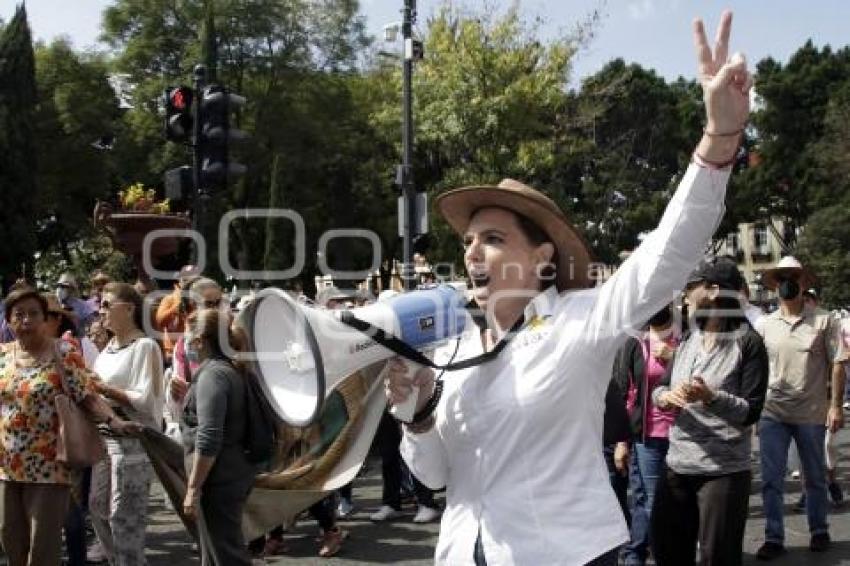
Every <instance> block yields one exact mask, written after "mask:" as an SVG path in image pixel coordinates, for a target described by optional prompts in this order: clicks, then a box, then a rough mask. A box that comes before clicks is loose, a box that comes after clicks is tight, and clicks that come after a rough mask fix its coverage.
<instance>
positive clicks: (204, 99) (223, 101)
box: [195, 85, 248, 192]
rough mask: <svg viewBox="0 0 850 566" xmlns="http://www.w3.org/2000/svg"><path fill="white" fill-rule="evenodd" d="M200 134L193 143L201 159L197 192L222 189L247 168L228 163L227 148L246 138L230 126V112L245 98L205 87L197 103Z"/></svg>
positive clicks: (220, 87)
mask: <svg viewBox="0 0 850 566" xmlns="http://www.w3.org/2000/svg"><path fill="white" fill-rule="evenodd" d="M199 104H200V106H199V107H198V120H199V121H200V134H199V137H198V139H197V140H196V141H195V143H196V145H197V150H198V152H199V155H200V159H201V171H200V174H201V179H200V180H201V192H207V191H211V190H212V189H214V188H222V187H224V186H226V185H227V182H228V180H230V179H233V178H234V177H238V176H240V175H244V174H245V171H246V170H247V168H246V167H245V166H244V165H242V164H241V163H236V162H234V161H231V160H230V146H231V144H232V143H233V142H239V141H242V140H244V139H246V138H247V137H248V136H247V134H246V133H245V132H243V131H241V130H237V129H235V128H231V127H230V112H231V111H232V110H235V109H238V108H239V107H240V106H242V105H243V104H245V98H244V97H243V96H239V95H238V94H233V93H231V92H228V90H227V89H226V88H224V87H223V86H221V85H209V86H207V87H206V88H205V89H204V90H203V94H202V95H201V97H200V101H199Z"/></svg>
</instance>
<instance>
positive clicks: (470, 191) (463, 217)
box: [436, 179, 593, 291]
mask: <svg viewBox="0 0 850 566" xmlns="http://www.w3.org/2000/svg"><path fill="white" fill-rule="evenodd" d="M436 205H437V210H438V211H439V212H440V214H442V216H443V218H445V219H446V222H448V223H449V225H451V227H452V228H454V230H455V232H457V233H458V234H460V235H463V234H464V232H466V229H467V228H468V227H469V221H470V220H471V218H472V216H473V215H474V214H475V213H476V212H477V211H478V210H480V209H482V208H488V207H499V208H505V209H508V210H512V211H514V212H518V213H520V214H522V215H523V216H525V217H527V218H528V219H529V220H531V221H532V222H534V223H535V224H537V226H539V227H540V228H541V229H542V230H543V231H544V232H545V233H546V235H547V236H549V238H550V240H551V241H552V243H553V244H554V245H555V249H556V251H557V254H558V274H557V279H556V281H555V284H556V286H557V288H558V290H559V291H564V290H565V289H581V288H586V287H592V286H593V281H592V279H591V278H590V273H589V272H588V271H589V270H588V266H589V264H590V262H591V254H590V248H589V247H588V245H587V243H586V242H585V241H584V238H583V237H582V236H581V234H579V232H578V230H576V228H575V227H574V226H573V225H572V224H571V223H570V222H569V221H568V220H567V217H566V216H564V213H563V212H562V211H561V209H560V208H558V205H556V204H555V203H554V202H553V201H552V199H550V198H549V197H547V196H546V195H544V194H543V193H541V192H539V191H537V190H535V189H533V188H531V187H529V186H528V185H524V184H523V183H520V182H519V181H515V180H513V179H504V180H502V182H501V183H499V184H498V185H495V186H494V185H474V186H469V187H462V188H459V189H454V190H451V191H448V192H446V193H443V194H441V195H439V196H438V197H437V199H436Z"/></svg>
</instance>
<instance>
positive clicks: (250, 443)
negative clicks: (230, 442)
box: [242, 371, 278, 464]
mask: <svg viewBox="0 0 850 566" xmlns="http://www.w3.org/2000/svg"><path fill="white" fill-rule="evenodd" d="M242 375H243V376H244V378H245V419H246V422H245V439H244V441H243V447H244V449H245V458H246V459H247V460H248V461H249V462H251V463H252V464H260V463H263V462H267V461H269V460H271V458H272V456H273V455H274V448H275V444H276V443H277V422H278V419H277V417H276V416H275V414H274V410H273V409H272V407H271V405H270V404H269V402H268V399H266V395H265V393H264V392H263V388H262V387H261V386H260V382H259V379H258V377H257V375H256V374H255V373H254V372H252V371H243V372H242Z"/></svg>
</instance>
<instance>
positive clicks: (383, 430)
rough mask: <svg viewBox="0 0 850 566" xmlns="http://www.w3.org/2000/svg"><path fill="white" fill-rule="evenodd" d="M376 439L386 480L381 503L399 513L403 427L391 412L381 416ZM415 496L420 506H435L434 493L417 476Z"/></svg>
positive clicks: (382, 472) (382, 473)
mask: <svg viewBox="0 0 850 566" xmlns="http://www.w3.org/2000/svg"><path fill="white" fill-rule="evenodd" d="M375 437H376V438H375V440H376V442H377V443H378V448H379V450H380V452H381V475H382V476H383V478H384V493H383V496H382V498H381V502H382V503H383V504H384V505H389V506H390V507H392V508H393V509H395V510H396V511H398V510H400V509H401V483H402V481H401V480H402V464H403V461H402V458H401V452H400V451H399V444H400V443H401V425H399V423H398V421H397V420H395V419H394V418H393V416H392V415H390V413H389V411H384V414H383V415H382V416H381V422H380V424H378V431H377V432H376V433H375ZM413 494H414V495H415V496H416V501H417V502H418V503H419V505H424V506H426V507H434V506H435V505H434V492H432V491H431V490H430V489H428V488H427V487H425V486H424V485H422V483H421V482H420V481H419V480H418V479H416V476H413Z"/></svg>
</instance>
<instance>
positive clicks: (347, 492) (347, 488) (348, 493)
mask: <svg viewBox="0 0 850 566" xmlns="http://www.w3.org/2000/svg"><path fill="white" fill-rule="evenodd" d="M353 486H354V480H352V481H350V482H348V483H347V484H345V485H344V486H342V487H341V488H339V489H338V490H337V493H339V496H340V497H341V498H343V499H345V500H346V501H348V502H349V503H351V498H352V488H353Z"/></svg>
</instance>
